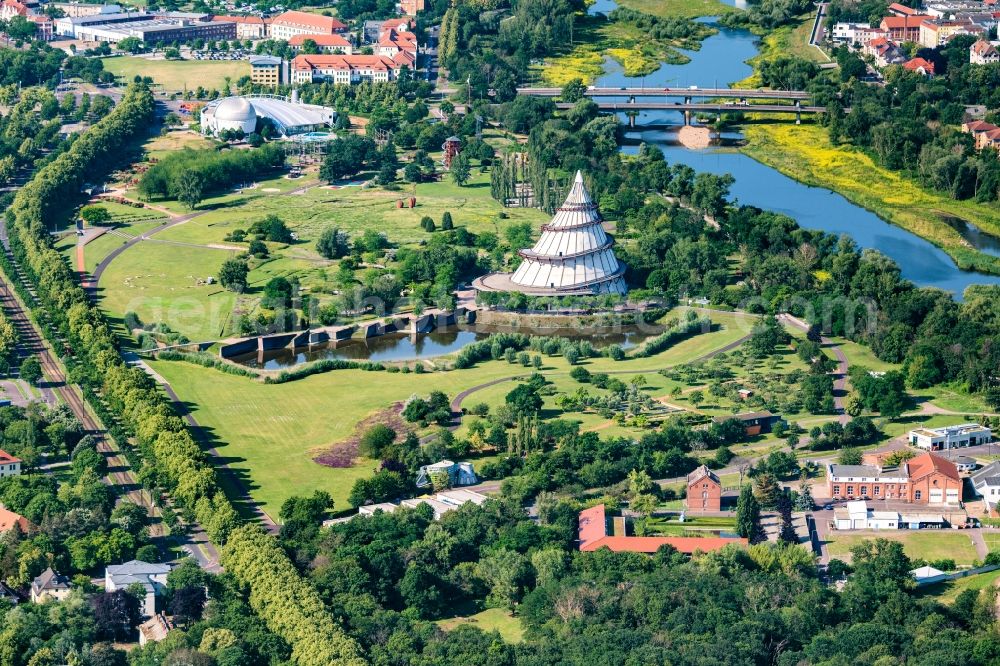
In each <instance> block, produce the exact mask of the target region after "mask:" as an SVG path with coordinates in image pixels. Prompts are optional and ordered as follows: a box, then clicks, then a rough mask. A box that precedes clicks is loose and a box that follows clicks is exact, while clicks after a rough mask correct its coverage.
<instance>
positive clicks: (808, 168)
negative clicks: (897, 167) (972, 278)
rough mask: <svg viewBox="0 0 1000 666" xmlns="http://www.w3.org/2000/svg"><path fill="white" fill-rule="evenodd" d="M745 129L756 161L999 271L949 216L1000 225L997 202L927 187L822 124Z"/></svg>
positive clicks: (998, 261)
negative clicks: (839, 139)
mask: <svg viewBox="0 0 1000 666" xmlns="http://www.w3.org/2000/svg"><path fill="white" fill-rule="evenodd" d="M743 131H744V136H745V137H746V140H747V142H746V145H744V146H743V147H741V148H740V150H741V152H743V153H746V154H747V155H749V156H750V157H752V158H754V159H755V160H757V161H758V162H762V163H764V164H766V165H768V166H770V167H772V168H775V169H777V170H778V171H780V172H781V173H783V174H785V175H786V176H789V177H790V178H794V179H796V180H798V181H801V182H804V183H807V184H809V185H813V186H816V187H826V188H829V189H831V190H833V191H835V192H837V193H839V194H842V195H844V197H846V198H847V199H848V200H850V201H852V202H854V203H856V204H858V205H860V206H863V207H865V208H867V209H868V210H871V211H873V212H875V213H876V214H878V215H879V217H882V218H883V219H885V220H887V221H889V222H892V223H893V224H896V225H898V226H900V227H902V228H904V229H906V230H907V231H911V232H913V233H915V234H917V235H918V236H920V237H922V238H926V239H927V240H929V241H931V242H932V243H934V244H935V245H937V246H938V247H940V248H942V249H943V250H945V251H946V252H947V253H948V254H949V255H950V256H951V257H952V259H954V260H955V263H956V264H957V265H958V266H959V267H960V268H962V269H963V270H976V271H981V272H985V273H995V274H997V273H1000V258H998V257H994V256H991V255H987V254H985V253H983V252H979V251H977V250H976V249H975V248H973V247H971V246H970V245H969V243H968V241H966V240H965V239H964V238H963V237H962V235H961V234H960V233H959V232H958V231H957V230H956V229H955V227H953V226H952V225H950V224H949V223H948V221H947V220H948V219H949V218H951V219H958V220H965V221H968V222H970V223H972V224H974V225H976V226H978V227H979V228H981V229H983V230H991V229H994V228H997V229H1000V213H998V211H997V210H996V208H995V206H993V205H990V204H979V203H976V202H974V201H956V200H954V199H952V198H950V197H947V196H945V195H942V194H939V193H937V192H933V191H928V190H927V189H926V188H925V187H922V186H921V185H920V184H919V183H918V182H917V181H915V180H914V179H913V178H911V177H908V176H906V175H904V174H902V173H899V172H894V171H891V170H890V169H887V168H885V167H882V166H880V165H878V164H877V163H876V162H875V160H873V159H872V158H871V156H869V155H868V154H867V153H865V152H862V151H860V150H858V149H855V148H851V147H849V146H835V145H833V144H832V143H830V140H829V138H828V135H827V132H826V130H825V129H824V128H823V127H821V126H819V125H815V124H812V123H806V124H802V125H791V124H788V123H774V122H766V121H761V122H758V123H751V124H747V125H745V126H744V128H743Z"/></svg>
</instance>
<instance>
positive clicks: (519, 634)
mask: <svg viewBox="0 0 1000 666" xmlns="http://www.w3.org/2000/svg"><path fill="white" fill-rule="evenodd" d="M435 624H437V626H439V627H441V628H442V629H444V630H445V631H451V630H452V629H455V628H456V627H460V626H462V625H463V624H470V625H472V626H474V627H478V628H480V629H482V630H483V631H485V632H491V631H496V632H499V633H500V637H501V638H503V639H504V640H505V641H507V642H508V643H520V642H521V641H523V640H524V627H523V626H522V625H521V619H520V618H518V617H514V616H513V615H511V614H510V613H508V612H507V611H505V610H502V609H500V608H487V609H486V610H484V611H481V612H479V613H476V614H474V615H468V616H464V617H450V618H447V619H444V620H438V621H437V622H435Z"/></svg>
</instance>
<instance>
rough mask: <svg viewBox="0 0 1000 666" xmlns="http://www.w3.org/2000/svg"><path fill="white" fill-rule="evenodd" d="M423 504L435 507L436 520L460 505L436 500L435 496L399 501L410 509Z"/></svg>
mask: <svg viewBox="0 0 1000 666" xmlns="http://www.w3.org/2000/svg"><path fill="white" fill-rule="evenodd" d="M421 504H426V505H427V506H429V507H431V508H432V509H434V520H441V517H442V516H444V514H446V513H448V512H449V511H454V510H455V509H457V508H458V507H457V506H455V505H454V504H448V503H447V502H442V501H440V500H436V499H434V498H433V497H420V498H414V499H405V500H403V501H402V502H400V503H399V505H400V506H405V507H408V508H410V509H416V508H417V507H418V506H420V505H421Z"/></svg>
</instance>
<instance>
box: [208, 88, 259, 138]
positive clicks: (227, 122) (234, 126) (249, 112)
mask: <svg viewBox="0 0 1000 666" xmlns="http://www.w3.org/2000/svg"><path fill="white" fill-rule="evenodd" d="M201 128H202V131H208V132H211V133H212V134H218V133H219V132H222V131H223V130H234V131H235V130H243V133H244V134H250V133H252V132H253V131H254V130H256V129H257V110H256V109H255V108H254V106H253V104H251V103H250V102H249V100H247V99H246V98H243V97H226V98H225V99H223V100H221V101H220V102H219V103H218V104H215V105H212V106H206V107H205V108H204V109H202V112H201Z"/></svg>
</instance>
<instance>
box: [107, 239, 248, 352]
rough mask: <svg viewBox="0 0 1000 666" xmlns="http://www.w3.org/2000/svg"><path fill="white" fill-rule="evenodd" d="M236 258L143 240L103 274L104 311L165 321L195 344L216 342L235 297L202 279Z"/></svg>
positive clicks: (219, 253)
mask: <svg viewBox="0 0 1000 666" xmlns="http://www.w3.org/2000/svg"><path fill="white" fill-rule="evenodd" d="M232 254H233V253H232V252H229V251H225V250H215V249H208V248H198V247H182V246H177V245H171V244H167V243H157V242H155V241H142V242H140V243H138V244H136V245H134V246H132V247H131V248H129V249H128V250H126V251H125V252H123V253H122V254H121V255H119V256H118V258H117V259H115V260H114V261H113V262H111V264H110V265H109V266H108V268H107V270H106V271H105V272H104V274H103V276H102V277H101V281H100V284H99V285H98V286H99V287H100V294H101V307H102V308H104V310H105V311H106V312H108V314H109V315H110V316H111V317H113V318H114V317H121V316H122V315H124V314H125V313H126V312H129V311H133V312H136V313H137V314H138V315H139V317H140V318H141V319H142V320H143V321H144V322H165V323H167V324H168V325H169V326H170V327H171V328H172V329H173V330H175V331H177V332H179V333H182V334H184V335H186V336H188V337H189V338H190V339H192V340H199V341H200V340H213V339H218V338H219V337H221V336H222V335H223V333H224V332H225V330H226V329H227V322H228V320H229V316H230V314H231V312H232V310H233V306H234V304H235V302H236V294H234V293H233V292H231V291H228V290H226V289H223V288H222V287H221V286H220V285H219V284H218V282H216V283H215V284H211V285H209V284H205V282H204V280H205V278H207V277H209V276H216V275H218V272H219V267H220V266H221V265H222V262H223V261H225V260H226V259H228V258H229V257H230V256H232ZM253 277H254V276H251V279H253Z"/></svg>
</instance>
